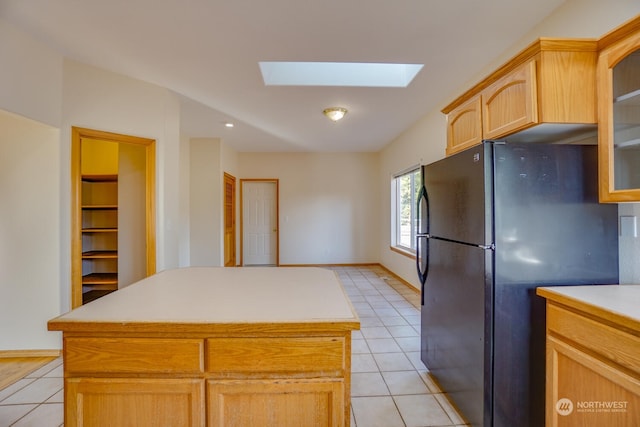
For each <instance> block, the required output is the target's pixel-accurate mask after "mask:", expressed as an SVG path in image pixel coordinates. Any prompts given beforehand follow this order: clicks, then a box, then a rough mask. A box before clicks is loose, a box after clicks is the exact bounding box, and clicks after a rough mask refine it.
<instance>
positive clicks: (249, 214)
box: [240, 179, 280, 266]
mask: <svg viewBox="0 0 640 427" xmlns="http://www.w3.org/2000/svg"><path fill="white" fill-rule="evenodd" d="M278 187H279V182H278V180H277V179H242V180H240V203H241V205H240V211H241V216H240V218H241V222H240V224H241V225H240V230H241V231H240V233H241V235H242V239H241V242H242V244H241V256H240V258H241V265H243V266H269V265H270V266H277V265H279V263H280V260H279V232H278V226H279V223H280V222H279V219H278V192H279V188H278Z"/></svg>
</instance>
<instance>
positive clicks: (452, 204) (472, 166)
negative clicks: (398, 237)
mask: <svg viewBox="0 0 640 427" xmlns="http://www.w3.org/2000/svg"><path fill="white" fill-rule="evenodd" d="M491 153H492V152H491V150H490V145H486V144H484V145H481V146H478V147H473V148H470V149H468V150H465V151H463V152H460V153H457V154H455V155H454V156H451V157H447V158H445V159H442V160H439V161H437V162H435V163H431V164H429V165H427V166H424V167H423V170H422V174H423V182H424V185H425V188H426V191H427V198H428V201H429V208H428V212H429V217H428V218H427V219H426V220H427V221H428V223H429V234H431V235H432V236H437V237H442V238H446V239H451V240H456V241H460V242H466V243H471V244H477V245H486V244H491V243H492V242H491V238H492V237H491V229H490V224H491V217H490V210H489V212H487V209H486V207H489V206H491V200H490V197H491V191H490V190H489V191H488V192H485V184H486V183H490V181H489V180H490V176H487V175H488V174H489V175H490V173H491V168H490V167H487V166H486V165H487V164H489V163H487V161H489V160H490V157H491ZM486 188H488V189H490V188H491V185H488V186H486ZM488 197H489V199H487V198H488ZM421 220H422V218H421ZM487 221H488V222H487ZM485 224H489V225H488V226H487V225H485Z"/></svg>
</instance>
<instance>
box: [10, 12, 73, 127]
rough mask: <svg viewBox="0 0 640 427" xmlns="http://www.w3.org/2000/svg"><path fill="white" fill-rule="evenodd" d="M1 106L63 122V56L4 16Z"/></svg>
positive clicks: (56, 123) (51, 122)
mask: <svg viewBox="0 0 640 427" xmlns="http://www.w3.org/2000/svg"><path fill="white" fill-rule="evenodd" d="M0 58H1V61H2V66H0V109H2V110H6V111H11V112H13V113H16V114H19V115H21V116H24V117H29V118H31V119H33V120H37V121H40V122H42V123H46V124H49V125H51V126H56V127H59V126H60V119H61V113H62V110H61V106H62V56H61V55H60V54H58V53H56V52H54V51H53V50H51V49H49V48H48V47H46V46H45V45H43V44H41V43H39V42H38V41H36V40H35V39H33V38H32V37H30V36H28V35H26V34H24V33H22V32H20V31H19V30H17V29H16V28H14V27H13V26H12V25H11V24H9V23H7V22H6V21H4V20H2V19H0Z"/></svg>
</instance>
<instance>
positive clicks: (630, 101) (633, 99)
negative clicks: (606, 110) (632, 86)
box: [613, 89, 640, 105]
mask: <svg viewBox="0 0 640 427" xmlns="http://www.w3.org/2000/svg"><path fill="white" fill-rule="evenodd" d="M613 103H614V104H618V105H640V89H636V90H634V91H633V92H629V93H625V94H624V95H620V96H618V97H617V98H616V99H614V100H613Z"/></svg>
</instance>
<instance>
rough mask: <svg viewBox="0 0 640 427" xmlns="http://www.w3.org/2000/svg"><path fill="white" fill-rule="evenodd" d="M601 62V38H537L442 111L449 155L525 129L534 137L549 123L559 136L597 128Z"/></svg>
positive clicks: (544, 133)
mask: <svg viewBox="0 0 640 427" xmlns="http://www.w3.org/2000/svg"><path fill="white" fill-rule="evenodd" d="M596 63H597V41H596V40H591V39H555V38H540V39H538V40H536V41H535V42H533V43H532V44H530V45H529V46H528V47H526V48H525V49H523V50H522V51H521V52H520V53H519V54H517V55H515V56H514V57H513V58H512V59H511V60H509V61H508V62H506V63H505V64H504V65H502V66H501V67H500V68H498V69H497V70H495V71H494V72H493V73H491V74H490V75H489V76H487V77H486V78H485V79H484V80H482V81H480V82H479V83H477V84H476V85H475V86H473V87H472V88H471V89H469V90H468V91H466V92H465V93H463V94H462V95H460V96H459V97H458V98H457V99H455V100H454V101H453V102H451V103H450V104H449V105H447V106H446V107H445V108H444V109H443V110H442V112H443V113H444V114H446V115H447V127H448V132H447V151H446V152H447V155H451V154H454V153H456V152H458V151H461V150H463V149H466V148H468V147H470V146H472V145H475V144H480V143H481V142H482V140H483V139H499V138H503V137H506V136H509V135H512V134H514V133H516V132H518V131H522V130H527V132H528V134H527V135H523V138H526V140H527V141H529V140H534V141H535V140H537V139H540V138H543V137H545V136H546V137H547V138H548V136H547V134H548V133H549V131H550V129H549V126H554V125H555V128H554V132H555V135H556V136H557V137H569V136H572V135H574V134H576V133H581V132H584V129H591V128H594V127H595V124H596V122H597V115H596V113H597V111H596ZM477 102H479V103H480V104H479V105H478V104H477ZM536 128H539V129H536Z"/></svg>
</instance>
